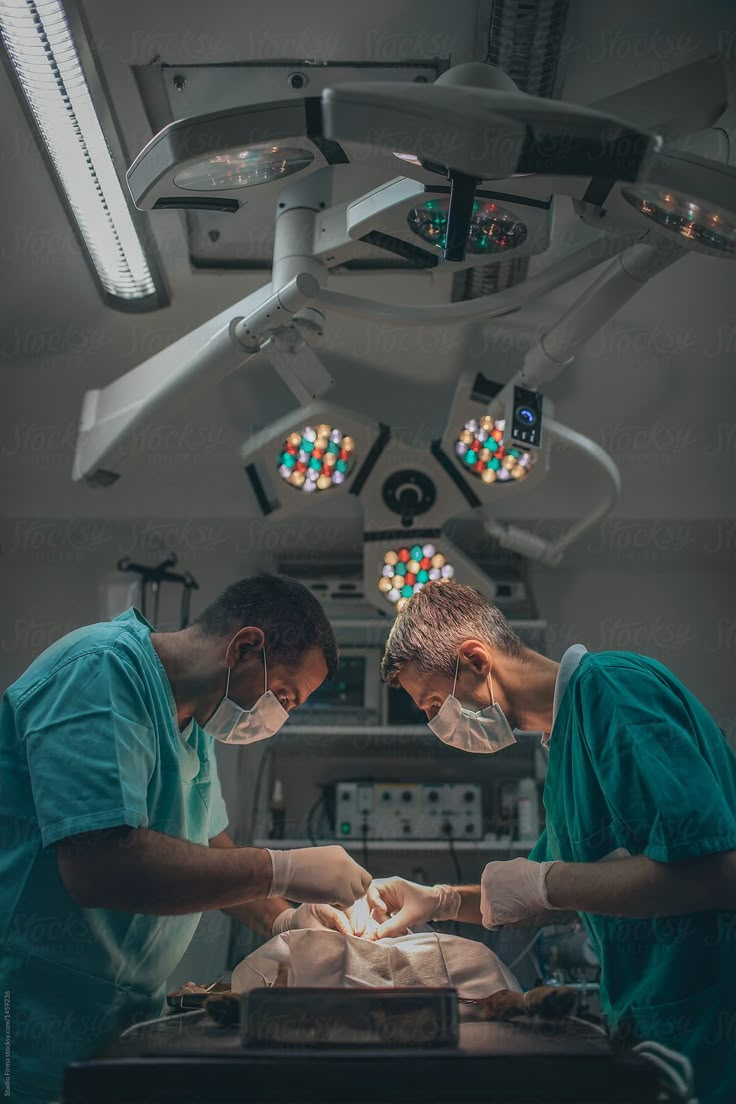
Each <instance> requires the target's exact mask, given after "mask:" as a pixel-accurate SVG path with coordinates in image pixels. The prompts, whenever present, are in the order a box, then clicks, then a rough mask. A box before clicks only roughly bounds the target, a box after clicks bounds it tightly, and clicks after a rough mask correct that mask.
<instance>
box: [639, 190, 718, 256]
mask: <svg viewBox="0 0 736 1104" xmlns="http://www.w3.org/2000/svg"><path fill="white" fill-rule="evenodd" d="M621 195H622V196H623V198H624V199H625V200H626V202H627V203H629V204H631V206H632V207H635V208H636V210H637V211H639V212H640V213H641V214H642V215H645V216H646V218H649V219H651V220H652V221H653V222H656V224H657V225H658V226H663V227H664V228H665V229H666V230H670V231H671V232H672V233H673V234H677V235H678V236H679V237H681V238H686V239H687V240H688V241H692V242H697V243H698V244H699V245H702V246H705V247H706V248H707V249H713V250H716V251H718V252H721V253H736V222H734V221H733V216H727V215H724V213H723V212H722V211H720V210H718V209H717V208H708V207H703V206H701V205H700V204H699V203H696V202H694V201H693V200H691V199H689V198H688V197H687V196H684V195H680V194H679V193H677V192H670V191H666V190H665V189H664V188H637V189H635V190H634V189H630V188H622V189H621Z"/></svg>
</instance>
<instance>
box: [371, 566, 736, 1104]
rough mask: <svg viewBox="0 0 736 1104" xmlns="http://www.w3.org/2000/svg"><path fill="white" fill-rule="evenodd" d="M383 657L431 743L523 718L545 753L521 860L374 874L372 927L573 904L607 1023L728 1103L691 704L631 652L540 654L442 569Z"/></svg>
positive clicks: (732, 991)
mask: <svg viewBox="0 0 736 1104" xmlns="http://www.w3.org/2000/svg"><path fill="white" fill-rule="evenodd" d="M382 670H383V675H384V678H385V679H386V680H387V681H388V682H389V683H390V684H392V685H401V686H403V688H404V689H405V690H406V691H407V692H408V693H409V694H410V695H411V697H412V698H413V699H414V701H415V703H416V704H417V705H418V706H419V708H420V709H423V710H424V711H425V713H426V715H427V718H428V721H429V725H430V728H432V730H433V731H434V732H435V734H436V735H437V736H438V737H439V738H440V739H441V740H443V742H445V743H447V744H448V745H450V746H453V747H457V748H460V749H462V750H464V751H469V752H474V753H477V754H483V753H485V754H488V753H492V752H495V751H498V750H500V749H502V748H504V747H506V746H508V745H509V744H510V743H513V742H514V739H515V737H514V735H513V729H514V728H517V729H519V730H525V731H538V732H541V733H542V734H543V735H542V743H543V745H544V746H545V747H546V748H547V749H548V755H549V761H548V771H547V779H546V785H545V791H544V805H545V809H546V828H545V831H544V832H543V833H542V836H541V838H540V839H539V841H538V842H537V844H536V846H535V848H534V850H533V851H532V853H531V855H530V856H529V858H528V859H524V858H518V859H512V860H510V861H501V862H491V863H489V864H488V865H487V866H486V867H485V869H484V870H483V873H482V875H481V880H480V885H475V886H419V885H415V884H414V883H411V882H407V881H404V880H403V879H400V878H390V879H384V880H381V881H378V882H375V883H374V884H373V886H372V887H371V889H370V890H369V893H368V898H369V901H370V903H371V904H372V905H373V908H374V911H373V918H374V919H378V920H380V921H382V923H381V925H380V927H379V928H378V930H377V932H376V934H375V937H378V938H381V937H385V936H389V935H398V934H401V933H403V932H404V931H405V930H406V929H407V928H408V927H411V926H412V925H413V924H418V923H422V922H426V921H428V920H433V919H435V920H438V919H455V918H456V919H459V920H461V921H464V922H467V923H478V924H481V923H482V924H483V925H484V926H485V927H488V928H496V927H498V926H501V925H504V924H533V923H544V922H547V923H549V922H553V921H554V918H555V913H556V910H575V911H577V912H578V913H579V914H580V918H581V920H582V922H583V924H584V925H585V928H586V931H587V933H588V935H589V937H590V940H591V943H592V945H593V947H594V948H595V951H596V953H597V955H598V958H599V961H600V965H601V1002H602V1005H603V1009H604V1012H605V1015H606V1017H607V1021H608V1025H609V1028H610V1029H611V1030H612V1031H614V1032H619V1033H621V1034H622V1035H624V1036H625V1037H626V1038H628V1039H631V1040H632V1041H633V1040H645V1039H651V1040H656V1041H658V1042H659V1043H661V1044H662V1045H664V1046H666V1047H669V1048H670V1049H673V1050H676V1051H679V1052H681V1053H684V1054H685V1055H687V1056H688V1057H689V1058H690V1059H691V1061H692V1063H693V1065H694V1071H695V1087H696V1095H697V1097H698V1099H699V1100H700V1102H701V1104H726V1102H730V1104H732V1102H733V1101H734V1100H736V911H734V910H736V757H735V756H734V754H733V752H732V751H731V749H730V748H729V746H728V744H727V742H726V740H725V738H724V736H723V734H722V733H721V732H720V730H719V729H718V727H717V726H716V724H715V722H714V721H713V719H712V718H711V717H710V716H709V714H708V712H707V711H706V709H705V708H704V706H703V705H702V704H701V703H700V702H699V701H698V700H697V698H695V696H694V695H693V694H691V693H690V691H689V690H687V689H686V687H685V686H683V684H682V683H681V682H680V681H679V680H678V679H677V678H675V676H674V675H673V674H672V673H671V672H670V671H668V670H667V668H665V667H664V666H662V664H661V663H658V662H656V661H655V660H653V659H647V658H645V657H644V656H639V655H634V654H632V653H631V652H600V653H591V652H587V651H586V649H585V648H584V647H582V645H575V646H574V647H572V648H570V649H569V650H568V651H567V652H566V653H565V655H564V656H563V658H562V661H561V663H559V664H558V663H555V662H553V661H552V660H549V659H547V658H545V657H544V656H542V655H540V654H538V653H537V652H534V651H532V650H530V649H529V648H526V647H525V646H524V645H523V644H522V642H521V641H520V640H519V639H518V637H517V636H516V635H515V633H514V632H513V630H512V629H511V627H510V625H509V623H508V621H507V620H506V619H505V618H504V617H503V615H502V614H501V613H500V612H499V610H498V609H496V608H495V607H494V606H492V605H491V604H490V603H489V602H488V601H487V599H485V598H484V597H483V596H482V595H480V594H478V593H477V592H476V591H474V590H472V589H471V588H470V587H465V586H460V585H458V584H456V583H452V582H448V583H436V584H435V583H430V584H428V585H427V586H425V587H424V588H423V590H422V591H421V592H419V593H418V594H417V595H415V596H414V597H413V598H412V599H411V600H410V601H409V602H408V603H407V605H406V606H405V608H404V609H403V610H402V611H401V612H400V613H399V614H398V616H397V618H396V621H395V624H394V626H393V627H392V630H391V633H390V635H389V638H388V642H387V645H386V652H385V655H384V659H383V667H382ZM558 915H559V914H558ZM363 916H365V913H363ZM363 923H364V921H363ZM355 927H356V930H357V931H358V932H359V933H360V931H361V924H359V923H357V922H356V924H355Z"/></svg>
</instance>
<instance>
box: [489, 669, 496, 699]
mask: <svg viewBox="0 0 736 1104" xmlns="http://www.w3.org/2000/svg"><path fill="white" fill-rule="evenodd" d="M488 682H489V684H490V687H491V705H495V704H496V699H495V697H494V696H493V679H492V678H491V668H490V667H489V668H488Z"/></svg>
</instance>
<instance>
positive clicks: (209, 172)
mask: <svg viewBox="0 0 736 1104" xmlns="http://www.w3.org/2000/svg"><path fill="white" fill-rule="evenodd" d="M313 161H314V154H313V153H312V152H311V150H307V149H299V148H298V147H296V146H284V147H281V146H278V145H274V144H273V143H272V142H266V143H264V144H262V145H253V146H249V147H248V148H247V149H230V150H223V151H222V153H217V154H215V155H214V156H213V157H208V158H205V159H204V160H202V161H196V162H195V163H194V164H193V165H188V166H187V167H186V168H185V169H182V170H181V172H178V173H177V174H176V176H175V177H174V184H175V185H176V186H177V188H182V189H184V190H185V191H193V192H202V191H206V190H207V189H208V188H212V189H217V190H218V191H227V190H229V189H230V188H252V187H255V186H256V185H257V184H270V183H271V182H272V181H274V180H280V179H282V178H284V177H286V176H291V174H292V173H296V172H301V171H302V169H305V168H307V166H308V165H311V164H312V162H313Z"/></svg>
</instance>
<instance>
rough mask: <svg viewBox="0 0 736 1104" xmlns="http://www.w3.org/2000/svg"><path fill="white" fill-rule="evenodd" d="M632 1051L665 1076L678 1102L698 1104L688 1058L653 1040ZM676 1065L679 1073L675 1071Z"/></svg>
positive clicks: (691, 1068) (645, 1041) (640, 1044)
mask: <svg viewBox="0 0 736 1104" xmlns="http://www.w3.org/2000/svg"><path fill="white" fill-rule="evenodd" d="M633 1049H634V1052H635V1053H636V1054H640V1055H641V1057H642V1058H646V1059H647V1060H648V1061H649V1062H651V1063H652V1064H653V1065H655V1066H657V1068H658V1069H659V1070H660V1071H661V1072H662V1073H664V1074H665V1075H666V1076H667V1078H668V1079H669V1082H670V1088H672V1089H673V1090H674V1091H675V1092H676V1093H677V1095H678V1098H679V1099H680V1100H682V1101H684V1102H685V1104H698V1101H697V1099H696V1097H695V1096H693V1067H692V1064H691V1062H690V1059H689V1058H687V1057H686V1056H685V1055H684V1054H680V1053H679V1051H676V1050H670V1048H669V1047H665V1046H662V1044H661V1043H658V1042H655V1040H654V1039H645V1040H644V1042H642V1043H638V1044H637V1046H635V1047H634V1048H633ZM678 1065H679V1067H680V1071H681V1072H680V1073H678V1072H677V1070H676V1069H675V1066H678Z"/></svg>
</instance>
